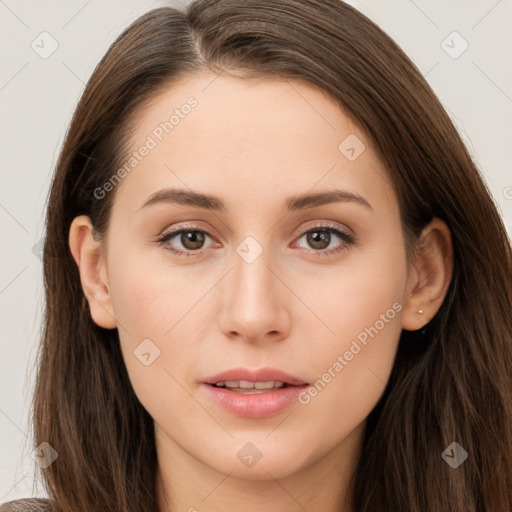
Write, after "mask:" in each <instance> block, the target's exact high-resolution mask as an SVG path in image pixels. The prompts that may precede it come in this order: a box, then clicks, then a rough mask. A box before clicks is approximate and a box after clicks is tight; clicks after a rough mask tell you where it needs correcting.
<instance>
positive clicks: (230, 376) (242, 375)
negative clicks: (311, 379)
mask: <svg viewBox="0 0 512 512" xmlns="http://www.w3.org/2000/svg"><path fill="white" fill-rule="evenodd" d="M226 380H246V381H249V382H267V381H269V380H277V381H279V382H286V383H287V384H292V385H294V386H300V385H302V384H307V382H306V381H304V380H301V379H298V378H297V377H293V376H292V375H288V374H287V373H285V372H283V371H281V370H277V369H275V368H261V369H260V370H247V369H245V368H232V369H231V370H227V371H225V372H221V373H218V374H217V375H213V376H212V377H208V378H207V379H205V380H204V381H203V382H204V383H206V384H216V383H217V382H224V381H226Z"/></svg>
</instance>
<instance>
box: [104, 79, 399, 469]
mask: <svg viewBox="0 0 512 512" xmlns="http://www.w3.org/2000/svg"><path fill="white" fill-rule="evenodd" d="M171 116H174V117H171ZM135 123H136V124H135V132H134V135H133V137H132V139H131V151H132V152H130V154H129V155H127V156H126V160H125V162H124V163H126V164H127V165H126V166H125V168H124V172H122V171H121V172H120V173H118V175H117V176H118V178H121V180H120V183H119V184H117V185H116V186H114V185H112V183H117V181H119V180H117V181H116V180H115V179H114V180H112V183H111V184H110V186H109V185H108V184H107V185H106V187H105V189H106V190H107V191H109V189H110V188H115V201H114V204H113V209H112V215H111V221H110V224H109V228H108V233H107V237H106V239H105V249H106V252H105V254H106V259H105V260H104V261H105V267H104V270H105V272H104V274H103V275H104V278H105V282H106V283H108V293H109V295H110V299H111V308H112V309H111V312H112V315H113V316H114V317H115V323H116V325H117V327H118V330H119V335H120V341H121V346H122V351H123V355H124V360H125V362H126V366H127V369H128V372H129V376H130V379H131V382H132V385H133V388H134V391H135V393H136V395H137V397H138V398H139V400H140V402H141V403H142V405H143V406H144V407H145V408H146V409H147V411H148V412H149V414H150V415H151V416H152V417H153V418H154V421H155V427H156V441H157V446H158V449H159V450H160V451H161V453H167V454H168V455H169V457H174V458H176V459H179V458H187V457H192V458H193V459H194V460H195V461H198V462H199V463H202V464H204V465H206V466H208V467H210V468H213V469H215V470H218V471H221V472H223V473H231V474H232V475H239V476H243V477H244V478H254V479H257V478H268V474H269V473H270V474H271V475H273V476H274V477H276V478H278V477H284V476H286V475H290V474H292V473H296V472H298V471H300V470H301V469H304V468H306V467H307V466H308V465H312V464H314V463H316V462H318V461H319V460H321V459H323V458H326V457H335V455H336V454H340V453H343V451H344V452H345V453H348V452H349V451H350V449H349V447H350V446H352V447H356V446H357V445H358V443H359V441H360V439H361V434H362V431H363V427H364V422H365V418H366V417H367V415H368V414H369V413H370V411H371V410H372V409H373V407H374V406H375V404H376V402H377V401H378V399H379V398H380V396H381V394H382V392H383V390H384V387H385V383H386V382H387V380H388V377H389V374H390V371H391V367H392V364H393V360H394V356H395V352H396V349H397V343H398V339H399V335H400V332H401V329H402V321H401V317H402V314H403V311H402V304H403V302H404V301H405V299H406V296H407V293H408V269H407V263H406V256H405V247H404V239H403V236H402V231H401V224H400V217H399V210H398V203H397V199H396V196H395V194H394V191H393V188H392V186H391V184H390V182H389V180H388V178H387V176H386V172H385V170H384V167H383V165H382V164H381V162H380V161H379V159H378V158H377V156H376V154H375V152H374V151H373V149H372V145H371V144H370V141H369V140H368V138H367V137H366V135H365V134H364V133H363V132H362V131H361V130H360V129H359V128H358V126H357V125H356V124H354V123H353V122H352V121H351V119H350V118H348V117H347V116H346V115H345V114H344V113H343V111H342V110H341V109H340V108H339V107H338V106H337V104H336V103H335V102H334V101H332V100H331V99H329V98H328V97H327V96H326V95H324V94H323V93H321V92H319V91H318V90H316V89H313V88H311V87H309V86H307V85H305V84H301V83H298V82H287V81H284V80H275V81H274V80H261V81H260V82H248V81H246V80H239V79H234V78H222V77H220V76H219V77H216V78H215V77H214V76H213V75H195V76H193V77H190V78H187V79H185V80H184V81H182V82H181V83H180V84H179V85H174V86H172V87H169V88H168V90H166V91H164V92H162V93H160V94H159V95H158V96H157V97H155V98H154V99H153V100H152V101H151V102H150V104H148V105H147V106H146V108H145V109H143V110H142V111H141V113H139V114H138V115H137V117H136V118H135ZM166 123H167V124H166ZM142 148H146V149H142ZM133 152H135V153H133ZM130 158H132V160H130ZM102 190H103V189H102ZM334 191H337V192H336V193H334ZM110 193H112V192H111V191H110ZM102 194H103V192H102V191H101V190H97V191H96V195H97V196H98V197H99V199H98V200H102V199H101V196H102ZM199 195H201V196H199ZM202 195H205V196H208V197H207V198H203V197H202ZM180 230H182V231H181V232H180ZM171 233H174V234H171ZM173 251H182V252H180V253H176V252H173ZM106 307H107V309H108V306H106ZM231 369H238V370H240V369H241V370H246V371H247V372H249V373H247V374H246V375H244V374H243V372H242V373H235V374H232V375H228V376H220V377H217V376H218V375H219V374H221V373H223V372H226V371H229V370H231ZM260 369H270V370H269V373H266V374H260V375H254V374H253V375H251V374H250V372H255V371H258V370H260ZM277 371H279V372H284V373H286V374H287V375H288V376H289V377H287V376H283V375H281V374H277V375H274V373H275V372H277ZM273 372H274V373H273ZM243 377H245V379H244V378H243ZM273 377H274V378H273ZM291 377H293V378H294V379H296V380H295V381H293V382H295V383H296V384H298V383H299V382H303V383H306V385H303V386H301V387H299V386H291V385H289V386H284V389H283V388H279V386H280V385H281V384H280V382H285V381H286V382H288V383H289V384H293V382H292V379H291ZM230 379H231V380H233V381H239V380H247V382H254V381H260V382H262V384H261V385H260V384H258V387H257V388H256V389H252V390H249V391H248V390H247V389H245V388H243V386H245V385H247V384H244V383H242V384H240V383H238V382H234V383H232V382H230V383H228V385H229V386H235V388H231V390H230V389H227V388H225V387H224V388H222V387H218V386H216V387H214V386H212V385H210V384H207V383H205V382H206V381H208V380H210V381H212V380H213V381H221V382H223V381H225V380H230ZM272 381H278V382H277V383H275V382H274V383H272ZM249 386H253V385H252V384H249ZM267 386H273V389H267V390H266V391H265V390H264V389H261V388H265V387H267ZM240 387H242V389H240ZM297 447H300V449H298V448H297ZM355 449H356V448H354V450H355Z"/></svg>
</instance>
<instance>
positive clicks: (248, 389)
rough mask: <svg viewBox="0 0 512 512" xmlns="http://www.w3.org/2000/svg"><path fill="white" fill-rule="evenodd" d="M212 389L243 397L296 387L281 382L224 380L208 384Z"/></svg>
mask: <svg viewBox="0 0 512 512" xmlns="http://www.w3.org/2000/svg"><path fill="white" fill-rule="evenodd" d="M210 386H212V387H214V388H223V389H225V390H226V391H231V392H233V393H242V394H245V395H257V394H261V393H272V392H275V391H278V390H280V389H283V388H288V387H291V386H296V384H289V383H287V382H282V381H274V380H270V381H261V382H251V381H248V380H226V381H220V382H216V383H215V384H210Z"/></svg>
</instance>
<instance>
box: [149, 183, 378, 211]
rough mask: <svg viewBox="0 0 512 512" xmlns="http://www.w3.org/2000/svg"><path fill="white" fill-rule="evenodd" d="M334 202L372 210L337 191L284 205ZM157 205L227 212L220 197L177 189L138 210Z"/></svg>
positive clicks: (363, 201)
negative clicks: (178, 205) (184, 206)
mask: <svg viewBox="0 0 512 512" xmlns="http://www.w3.org/2000/svg"><path fill="white" fill-rule="evenodd" d="M336 202H345V203H346V202H353V203H357V204H359V205H361V206H364V207H365V208H368V209H370V210H373V208H372V206H371V205H370V203H369V202H368V201H367V200H366V199H365V198H364V197H362V196H360V195H358V194H354V193H352V192H348V191H346V190H338V189H334V190H329V191H326V192H318V193H316V194H301V195H298V196H292V197H289V198H288V199H287V200H286V202H285V205H286V208H287V209H288V210H289V211H296V210H304V209H307V208H314V207H316V206H322V205H325V204H330V203H336ZM159 203H174V204H182V205H188V206H195V207H197V208H203V209H208V210H214V211H219V212H220V211H222V212H225V211H226V210H227V208H226V205H225V204H224V202H223V201H222V199H221V198H220V197H217V196H213V195H210V194H201V193H199V192H193V191H191V190H183V189H177V188H167V189H163V190H159V191H157V192H155V193H154V194H152V195H151V196H150V197H149V199H148V200H147V201H146V202H145V203H144V204H143V205H142V206H141V207H140V208H139V210H140V209H142V208H145V207H147V206H150V205H154V204H159Z"/></svg>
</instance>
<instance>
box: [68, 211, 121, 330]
mask: <svg viewBox="0 0 512 512" xmlns="http://www.w3.org/2000/svg"><path fill="white" fill-rule="evenodd" d="M69 248H70V250H71V254H72V255H73V258H74V260H75V262H76V264H77V267H78V271H79V273H80V282H81V284H82V289H83V291H84V295H85V297H86V299H87V301H88V303H89V309H90V311H91V317H92V319H93V321H94V322H95V323H96V324H97V325H99V326H100V327H103V328H105V329H114V328H115V327H117V321H116V319H115V316H114V310H113V307H112V298H111V294H110V289H109V283H108V274H107V270H106V269H107V266H106V261H105V256H104V253H103V251H102V246H101V243H100V242H99V241H98V240H95V239H94V237H93V230H92V224H91V220H90V218H89V217H87V216H86V215H80V216H79V217H75V219H73V222H72V223H71V227H70V230H69Z"/></svg>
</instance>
